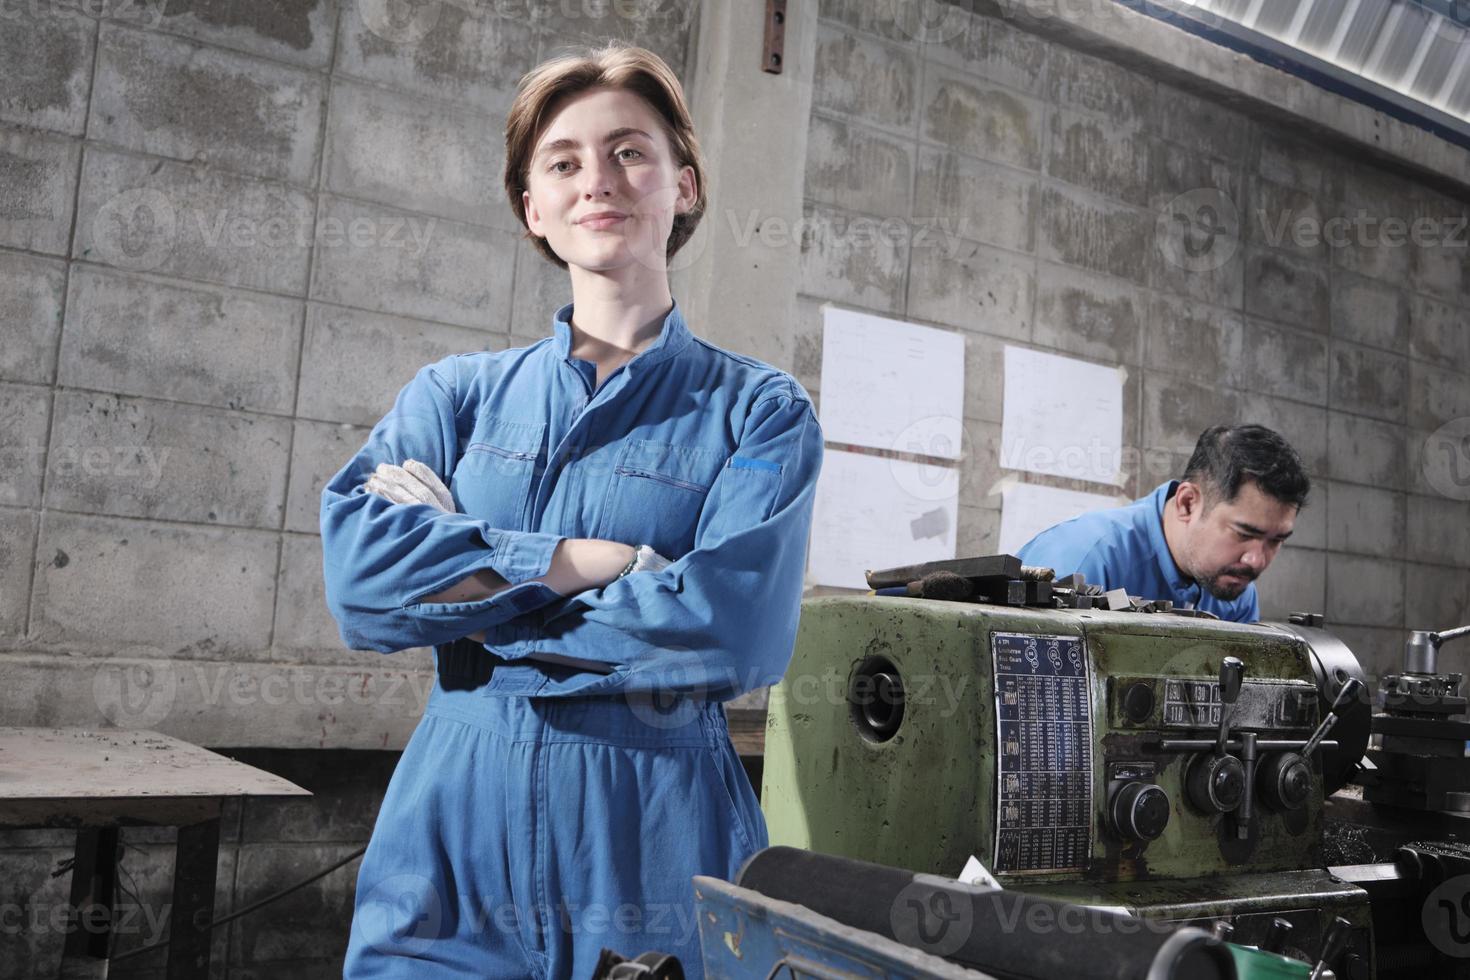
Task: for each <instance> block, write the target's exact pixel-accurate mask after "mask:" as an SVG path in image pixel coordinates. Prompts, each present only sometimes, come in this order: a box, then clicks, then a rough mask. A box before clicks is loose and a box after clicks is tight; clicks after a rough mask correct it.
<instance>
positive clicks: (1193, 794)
mask: <svg viewBox="0 0 1470 980" xmlns="http://www.w3.org/2000/svg"><path fill="white" fill-rule="evenodd" d="M1184 784H1185V789H1186V790H1187V791H1188V793H1189V802H1191V803H1193V804H1194V805H1195V806H1197V807H1199V808H1200V809H1201V810H1203V811H1205V812H1206V813H1229V812H1230V811H1232V810H1234V809H1235V808H1236V807H1238V806H1240V801H1241V800H1242V799H1244V798H1245V765H1244V764H1243V763H1242V762H1241V761H1240V760H1239V759H1237V758H1236V757H1235V756H1233V755H1199V756H1196V757H1195V760H1194V762H1193V763H1191V764H1190V767H1189V771H1188V773H1187V774H1186V775H1185V779H1184Z"/></svg>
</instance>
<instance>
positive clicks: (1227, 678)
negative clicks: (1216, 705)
mask: <svg viewBox="0 0 1470 980" xmlns="http://www.w3.org/2000/svg"><path fill="white" fill-rule="evenodd" d="M1244 678H1245V664H1244V663H1243V662H1241V659H1240V658H1239V657H1225V658H1224V659H1222V660H1221V661H1220V705H1221V707H1220V737H1219V739H1218V740H1216V742H1215V754H1216V755H1224V754H1225V743H1226V742H1228V741H1230V716H1231V714H1232V713H1233V712H1232V710H1231V709H1233V708H1234V707H1235V699H1236V698H1238V697H1240V684H1241V681H1242V680H1243V679H1244Z"/></svg>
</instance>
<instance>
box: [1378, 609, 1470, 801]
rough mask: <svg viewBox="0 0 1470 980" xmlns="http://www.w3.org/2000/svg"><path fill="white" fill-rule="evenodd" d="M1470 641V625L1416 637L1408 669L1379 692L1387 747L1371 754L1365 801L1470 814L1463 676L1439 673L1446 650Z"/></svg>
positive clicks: (1407, 650)
mask: <svg viewBox="0 0 1470 980" xmlns="http://www.w3.org/2000/svg"><path fill="white" fill-rule="evenodd" d="M1462 636H1470V626H1461V627H1458V628H1456V629H1452V630H1445V631H1443V632H1438V633H1436V632H1433V631H1431V630H1416V631H1414V632H1413V633H1411V634H1410V635H1409V640H1408V642H1407V643H1406V644H1405V645H1404V669H1403V670H1402V671H1401V672H1400V673H1397V674H1388V675H1386V676H1385V677H1384V678H1383V680H1382V681H1381V683H1380V685H1379V690H1380V694H1381V696H1382V699H1383V711H1382V712H1381V713H1380V714H1376V715H1374V716H1373V734H1375V735H1377V736H1379V737H1380V745H1379V746H1378V747H1376V748H1374V749H1372V750H1370V751H1369V753H1368V758H1369V761H1370V762H1371V763H1372V764H1373V768H1372V769H1370V770H1368V771H1367V772H1366V773H1364V776H1363V778H1362V779H1361V780H1360V782H1361V783H1362V784H1363V787H1364V789H1363V798H1364V799H1365V800H1368V801H1369V802H1372V803H1380V804H1388V805H1392V806H1399V807H1413V808H1416V809H1420V810H1440V811H1444V810H1447V811H1453V812H1459V813H1470V760H1467V759H1466V758H1465V742H1466V740H1467V739H1470V722H1466V721H1465V719H1464V718H1463V717H1462V716H1463V715H1464V713H1465V709H1466V700H1465V696H1464V694H1463V693H1462V691H1461V683H1462V680H1463V678H1462V675H1460V674H1451V673H1444V672H1441V671H1440V670H1439V649H1440V647H1441V646H1442V645H1443V644H1444V643H1446V642H1447V641H1449V640H1454V639H1458V638H1459V637H1462Z"/></svg>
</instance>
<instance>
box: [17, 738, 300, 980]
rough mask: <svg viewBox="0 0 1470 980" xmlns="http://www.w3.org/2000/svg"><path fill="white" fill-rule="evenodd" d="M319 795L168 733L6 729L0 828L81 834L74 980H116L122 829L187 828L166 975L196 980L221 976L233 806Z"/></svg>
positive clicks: (73, 920)
mask: <svg viewBox="0 0 1470 980" xmlns="http://www.w3.org/2000/svg"><path fill="white" fill-rule="evenodd" d="M310 795H311V794H310V793H308V792H307V791H306V790H304V789H302V788H301V787H299V786H297V785H295V784H294V783H291V782H288V781H287V780H284V779H281V778H280V777H278V776H273V775H271V774H270V773H268V772H263V771H261V770H259V769H256V768H254V767H252V766H247V765H245V764H243V763H240V762H235V761H233V760H231V759H227V758H225V757H224V756H222V755H218V754H216V753H214V752H210V751H208V750H207V749H203V748H200V747H199V746H197V745H191V744H189V743H188V742H181V741H179V740H178V739H175V738H169V737H168V736H167V735H160V734H158V733H157V732H148V731H87V730H76V729H61V728H0V829H12V830H23V829H35V828H58V827H61V828H74V829H75V830H76V831H77V839H76V860H75V863H74V865H73V866H72V872H71V897H70V900H69V903H68V904H69V906H70V912H71V916H70V918H69V923H70V925H69V928H68V929H67V933H66V945H65V949H64V952H63V956H62V967H61V974H62V976H63V977H64V978H69V980H70V978H80V977H105V976H106V975H107V956H108V948H109V941H110V939H111V922H112V910H113V908H114V902H113V895H114V892H115V889H116V872H117V846H118V828H120V827H129V826H163V827H178V828H179V836H178V843H177V845H176V846H177V851H176V860H175V862H174V882H173V898H172V904H171V906H170V910H171V911H170V913H169V922H170V924H169V944H168V960H167V967H166V971H165V976H166V977H167V978H168V980H185V978H191V980H193V978H198V977H203V976H208V975H209V956H210V943H209V940H210V932H211V923H212V922H213V920H214V889H215V868H216V866H217V865H218V861H219V833H220V811H221V810H222V808H223V806H224V801H225V800H226V799H228V798H230V797H246V796H256V797H259V796H270V797H280V796H310ZM82 910H84V911H82ZM102 913H105V914H102Z"/></svg>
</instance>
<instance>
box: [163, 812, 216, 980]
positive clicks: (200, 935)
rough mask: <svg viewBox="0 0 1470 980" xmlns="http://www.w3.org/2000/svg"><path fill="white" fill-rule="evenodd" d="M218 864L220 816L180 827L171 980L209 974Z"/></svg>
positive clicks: (197, 979)
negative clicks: (211, 927) (210, 924)
mask: <svg viewBox="0 0 1470 980" xmlns="http://www.w3.org/2000/svg"><path fill="white" fill-rule="evenodd" d="M218 866H219V818H218V817H216V818H214V819H212V820H205V821H204V822H202V823H196V824H190V825H188V826H186V827H180V828H179V841H178V845H177V848H176V850H175V857H174V896H173V911H172V912H171V913H170V916H169V919H170V922H171V923H172V925H171V926H170V927H169V944H168V967H167V971H166V973H165V976H166V977H167V978H168V980H200V978H202V977H208V976H209V940H210V934H211V930H210V928H209V923H210V922H211V921H213V919H214V879H215V869H216V868H217V867H218Z"/></svg>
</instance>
